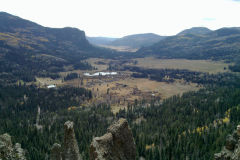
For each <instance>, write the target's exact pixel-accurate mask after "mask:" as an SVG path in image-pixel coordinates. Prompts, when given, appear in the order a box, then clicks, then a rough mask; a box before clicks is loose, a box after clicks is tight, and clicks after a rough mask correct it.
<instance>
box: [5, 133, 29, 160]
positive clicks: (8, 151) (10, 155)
mask: <svg viewBox="0 0 240 160" xmlns="http://www.w3.org/2000/svg"><path fill="white" fill-rule="evenodd" d="M0 160H26V157H25V151H24V150H23V149H22V148H21V144H19V143H16V144H15V145H14V146H13V144H12V139H11V136H10V135H9V134H7V133H5V134H3V135H0Z"/></svg>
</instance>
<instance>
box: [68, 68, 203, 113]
mask: <svg viewBox="0 0 240 160" xmlns="http://www.w3.org/2000/svg"><path fill="white" fill-rule="evenodd" d="M80 81H81V80H80V79H74V80H71V81H66V82H64V84H65V85H70V86H75V87H78V86H81V83H80ZM82 86H83V87H85V88H88V89H89V90H91V91H92V93H93V99H92V101H91V103H93V104H99V103H108V104H111V106H112V111H113V113H116V112H118V111H119V109H121V108H124V107H126V106H127V104H128V103H134V101H135V99H137V100H143V99H145V100H147V101H150V100H151V99H153V98H157V99H165V98H168V97H171V96H173V95H178V94H179V95H181V94H182V93H184V92H187V91H196V90H198V89H199V88H200V87H199V86H198V85H197V84H193V83H185V82H184V81H176V82H174V83H166V82H156V81H152V80H149V79H145V78H141V79H140V78H132V77H130V73H127V72H123V73H120V75H117V76H116V77H115V76H104V77H84V79H83V85H82Z"/></svg>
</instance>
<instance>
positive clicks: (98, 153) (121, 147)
mask: <svg viewBox="0 0 240 160" xmlns="http://www.w3.org/2000/svg"><path fill="white" fill-rule="evenodd" d="M113 159H114V160H134V159H136V145H135V142H134V139H133V135H132V131H131V129H130V128H129V126H128V123H127V120H126V119H120V120H119V121H117V122H115V123H114V124H113V125H111V126H110V127H109V128H108V130H107V133H106V134H105V135H103V136H102V137H96V138H94V139H93V141H92V143H91V146H90V160H113Z"/></svg>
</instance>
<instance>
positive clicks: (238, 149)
mask: <svg viewBox="0 0 240 160" xmlns="http://www.w3.org/2000/svg"><path fill="white" fill-rule="evenodd" d="M214 159H215V160H240V125H238V126H237V130H236V131H234V132H233V134H232V135H228V137H227V140H226V145H225V147H224V148H223V149H222V151H221V152H220V153H216V154H215V155H214Z"/></svg>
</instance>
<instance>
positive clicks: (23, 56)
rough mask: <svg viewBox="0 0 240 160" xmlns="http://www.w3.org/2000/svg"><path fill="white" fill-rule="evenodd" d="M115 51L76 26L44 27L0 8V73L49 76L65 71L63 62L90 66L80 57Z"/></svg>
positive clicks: (109, 54)
mask: <svg viewBox="0 0 240 160" xmlns="http://www.w3.org/2000/svg"><path fill="white" fill-rule="evenodd" d="M114 53H116V52H113V51H112V50H109V49H104V48H100V47H95V46H93V45H91V44H90V43H89V42H88V41H87V39H86V36H85V32H84V31H81V30H79V29H77V28H71V27H65V28H49V27H43V26H41V25H39V24H36V23H34V22H31V21H28V20H25V19H22V18H20V17H17V16H14V15H11V14H8V13H5V12H0V61H1V63H0V73H5V72H6V73H9V72H11V73H9V75H8V76H12V77H15V76H16V75H19V76H20V74H17V73H19V72H21V73H22V74H21V78H20V79H25V80H27V81H31V80H33V79H34V76H36V75H38V76H49V74H50V73H55V72H59V71H64V70H65V69H64V67H65V66H69V67H70V68H73V69H90V68H91V66H90V65H89V64H87V63H85V62H83V60H85V59H86V58H90V57H111V55H114ZM19 69H21V71H18V70H19ZM23 75H24V76H23ZM5 77H6V76H5ZM18 78H19V77H18ZM0 79H1V74H0ZM11 79H14V78H11ZM8 80H9V78H8Z"/></svg>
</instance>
